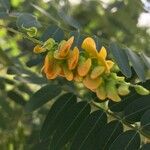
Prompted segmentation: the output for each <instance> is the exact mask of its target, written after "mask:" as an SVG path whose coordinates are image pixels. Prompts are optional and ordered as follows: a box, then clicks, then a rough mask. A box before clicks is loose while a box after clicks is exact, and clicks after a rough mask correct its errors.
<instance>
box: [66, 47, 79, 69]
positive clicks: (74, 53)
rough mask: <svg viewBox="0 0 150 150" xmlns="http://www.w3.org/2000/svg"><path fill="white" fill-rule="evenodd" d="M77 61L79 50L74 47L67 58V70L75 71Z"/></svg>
mask: <svg viewBox="0 0 150 150" xmlns="http://www.w3.org/2000/svg"><path fill="white" fill-rule="evenodd" d="M78 59H79V49H78V48H77V47H75V48H74V49H73V51H72V52H71V53H70V55H69V58H68V68H69V70H73V69H75V67H76V66H77V63H78Z"/></svg>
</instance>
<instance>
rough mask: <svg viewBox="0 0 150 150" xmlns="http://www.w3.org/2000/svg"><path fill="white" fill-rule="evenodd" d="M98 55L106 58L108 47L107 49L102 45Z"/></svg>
mask: <svg viewBox="0 0 150 150" xmlns="http://www.w3.org/2000/svg"><path fill="white" fill-rule="evenodd" d="M98 55H99V56H100V57H101V58H103V59H106V56H107V51H106V49H105V47H104V46H102V48H101V49H100V51H99V53H98Z"/></svg>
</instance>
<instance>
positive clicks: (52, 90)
mask: <svg viewBox="0 0 150 150" xmlns="http://www.w3.org/2000/svg"><path fill="white" fill-rule="evenodd" d="M60 92H61V88H60V86H57V85H52V84H48V85H46V86H44V87H42V88H41V89H39V90H38V91H37V92H35V93H34V94H33V95H32V96H31V98H30V99H29V101H28V102H27V104H26V107H25V110H26V111H27V112H31V111H34V110H35V109H37V108H39V107H41V106H42V105H43V104H45V103H47V102H48V101H49V100H52V99H53V98H55V97H56V96H58V95H59V94H60Z"/></svg>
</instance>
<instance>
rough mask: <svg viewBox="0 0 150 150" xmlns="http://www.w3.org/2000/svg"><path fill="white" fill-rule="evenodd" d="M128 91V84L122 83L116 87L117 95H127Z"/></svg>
mask: <svg viewBox="0 0 150 150" xmlns="http://www.w3.org/2000/svg"><path fill="white" fill-rule="evenodd" d="M129 93H130V91H129V85H126V84H122V85H120V86H119V88H118V94H119V95H122V96H125V95H128V94H129Z"/></svg>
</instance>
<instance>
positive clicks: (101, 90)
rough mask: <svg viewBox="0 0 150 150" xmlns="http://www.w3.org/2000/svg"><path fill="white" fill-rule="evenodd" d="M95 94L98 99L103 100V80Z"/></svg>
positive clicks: (104, 91) (104, 94)
mask: <svg viewBox="0 0 150 150" xmlns="http://www.w3.org/2000/svg"><path fill="white" fill-rule="evenodd" d="M96 95H97V97H98V98H99V99H100V100H105V99H106V96H107V93H106V87H105V84H104V82H103V83H102V84H101V85H100V86H99V87H98V88H97V89H96Z"/></svg>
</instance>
